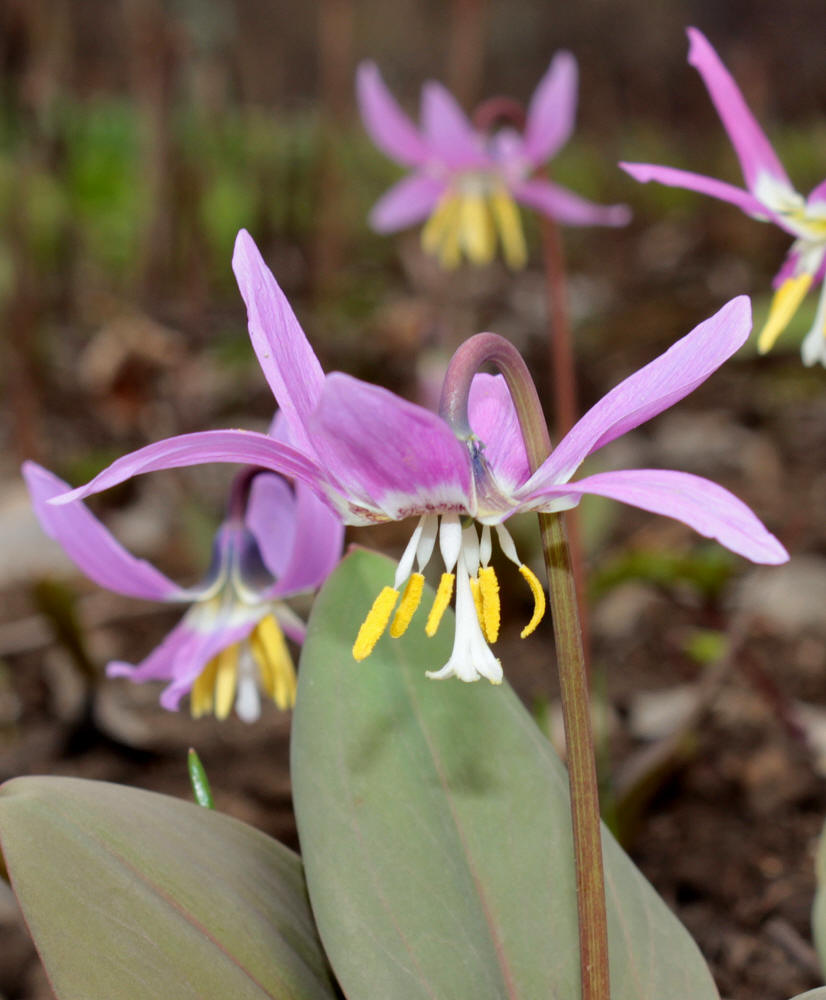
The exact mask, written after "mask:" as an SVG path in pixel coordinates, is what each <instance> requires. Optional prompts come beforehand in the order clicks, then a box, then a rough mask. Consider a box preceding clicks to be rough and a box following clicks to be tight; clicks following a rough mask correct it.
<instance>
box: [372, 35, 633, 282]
mask: <svg viewBox="0 0 826 1000" xmlns="http://www.w3.org/2000/svg"><path fill="white" fill-rule="evenodd" d="M576 88H577V67H576V61H575V60H574V57H573V56H572V55H571V54H570V53H569V52H559V53H557V55H556V56H555V57H554V59H553V60H552V62H551V65H550V67H549V68H548V70H547V72H546V73H545V76H544V77H543V78H542V80H541V81H540V83H539V86H538V87H537V88H536V92H535V93H534V95H533V97H532V98H531V102H530V105H529V107H528V111H527V117H526V120H525V127H524V130H523V131H522V132H521V133H520V132H519V131H517V130H516V129H515V128H513V127H508V128H502V129H500V130H498V131H496V132H494V133H493V134H490V135H488V134H485V133H484V132H483V131H481V130H479V129H477V128H474V126H473V125H472V124H471V122H470V121H469V120H468V118H467V116H466V115H465V113H464V112H463V111H462V109H461V108H460V107H459V105H458V104H457V102H456V100H455V99H454V98H453V96H452V95H451V94H450V93H449V92H448V91H447V90H446V89H445V88H444V87H443V86H442V85H441V84H439V83H434V82H430V83H426V84H425V85H424V87H423V88H422V104H421V128H420V129H418V128H416V126H415V125H414V124H413V122H412V121H411V120H410V119H409V118H408V116H407V115H406V114H405V113H404V111H403V110H402V109H401V107H400V106H399V105H398V103H397V102H396V101H395V99H394V98H393V96H392V95H391V94H390V92H389V91H388V89H387V88H386V86H385V85H384V82H383V80H382V78H381V75H380V73H379V71H378V69H377V67H376V66H375V65H374V64H373V63H370V62H366V63H362V65H361V66H360V67H359V70H358V77H357V81H356V89H357V93H358V101H359V107H360V108H361V116H362V118H363V120H364V125H365V127H366V129H367V131H368V133H369V134H370V137H371V138H372V140H373V142H374V143H375V144H376V145H377V146H378V147H379V149H381V150H382V151H383V152H384V153H386V154H387V155H388V156H389V157H391V158H392V159H394V160H396V161H397V162H398V163H400V164H401V165H402V166H404V167H408V168H410V169H411V170H412V173H411V175H410V176H408V177H405V178H404V179H403V180H401V181H399V183H398V184H396V185H395V186H394V187H392V188H391V189H390V190H389V191H388V192H387V193H386V194H385V195H384V196H383V197H382V198H381V200H380V201H379V202H378V203H377V204H376V205H375V206H374V208H373V210H372V212H371V213H370V224H371V226H372V227H373V228H374V229H375V230H376V231H377V232H380V233H389V232H394V231H396V230H398V229H404V228H406V227H407V226H412V225H415V224H416V223H419V222H422V221H423V220H425V219H427V220H428V222H427V224H426V225H425V227H424V229H423V231H422V245H423V247H424V249H425V251H427V252H428V253H431V254H435V255H436V256H437V257H438V258H439V260H440V261H441V263H442V266H443V267H446V268H454V267H456V266H457V265H458V264H459V263H460V261H461V259H462V257H463V256H465V257H467V259H468V260H469V261H470V262H471V263H473V264H487V263H490V261H491V260H493V257H494V254H495V252H496V241H497V235H498V238H499V241H500V243H501V245H502V252H503V254H504V257H505V261H506V262H507V264H508V265H509V266H510V267H512V268H520V267H523V266H524V264H525V262H526V259H527V250H526V247H525V236H524V233H523V230H522V223H521V220H520V218H519V210H518V209H517V207H516V204H515V202H521V203H522V204H523V205H527V206H528V207H529V208H532V209H535V210H536V211H538V212H540V213H542V214H543V215H547V216H549V217H550V218H552V219H556V220H557V221H559V222H561V223H564V224H566V225H572V226H594V225H596V226H622V225H625V223H627V222H628V219H629V212H628V209H627V208H626V207H625V206H624V205H595V204H593V203H592V202H590V201H586V200H585V199H584V198H581V197H580V196H579V195H577V194H574V193H573V192H572V191H569V190H567V188H564V187H561V186H560V185H558V184H554V183H552V182H551V181H549V180H547V179H545V178H542V177H539V176H536V175H537V171H539V169H540V168H541V167H542V166H543V165H544V164H545V163H547V162H548V160H550V158H551V157H552V156H554V154H555V153H556V152H557V151H558V150H559V149H560V148H561V147H562V146H563V145H564V144H565V143H566V142H567V141H568V137H569V136H570V134H571V131H572V130H573V126H574V114H575V110H576Z"/></svg>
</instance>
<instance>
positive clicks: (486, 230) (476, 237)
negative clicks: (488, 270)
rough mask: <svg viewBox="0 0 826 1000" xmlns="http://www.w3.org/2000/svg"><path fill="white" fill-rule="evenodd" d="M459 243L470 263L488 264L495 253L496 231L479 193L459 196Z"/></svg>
mask: <svg viewBox="0 0 826 1000" xmlns="http://www.w3.org/2000/svg"><path fill="white" fill-rule="evenodd" d="M459 226H460V228H461V244H462V247H463V248H464V250H465V253H466V254H467V256H468V260H469V261H470V262H471V263H472V264H477V265H479V266H484V265H485V264H490V262H491V261H492V260H493V255H494V254H495V253H496V233H495V232H494V229H493V224H492V222H491V217H490V211H489V210H488V206H487V203H486V200H485V198H484V196H483V195H481V194H463V195H462V196H461V215H460V219H459Z"/></svg>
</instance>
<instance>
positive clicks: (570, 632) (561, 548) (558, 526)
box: [440, 333, 610, 1000]
mask: <svg viewBox="0 0 826 1000" xmlns="http://www.w3.org/2000/svg"><path fill="white" fill-rule="evenodd" d="M487 363H490V364H493V365H495V366H496V367H497V368H498V369H499V371H500V372H501V373H502V375H503V376H504V377H505V381H506V383H507V386H508V389H509V391H510V394H511V397H512V398H513V402H514V406H515V408H516V412H517V416H518V417H519V426H520V429H521V431H522V435H523V437H524V439H525V448H526V451H527V455H528V461H529V463H530V466H531V469H532V470H535V469H537V468H538V467H539V466H540V465H541V464H542V462H543V461H544V460H545V459H546V458H547V457H548V455H549V454H550V453H551V441H550V436H549V434H548V428H547V425H546V423H545V417H544V415H543V413H542V406H541V404H540V402H539V397H538V395H537V392H536V387H535V386H534V384H533V380H532V379H531V376H530V372H529V371H528V368H527V365H526V364H525V362H524V360H523V359H522V356H521V355H520V354H519V352H518V351H517V350H516V348H515V347H514V346H513V345H512V344H510V343H509V342H508V341H506V340H504V339H503V338H502V337H499V336H497V335H496V334H493V333H480V334H477V335H476V336H475V337H471V338H470V339H469V340H467V341H466V342H465V343H464V344H463V345H462V347H460V348H459V350H458V351H457V352H456V354H454V356H453V359H452V360H451V362H450V366H449V367H448V370H447V375H446V377H445V384H444V388H443V390H442V399H441V404H440V412H441V414H442V416H443V417H444V419H445V420H447V422H448V423H449V424H450V425H451V426H452V427H453V429H454V431H455V432H456V434H457V435H458V436H459V437H460V438H463V439H465V440H467V439H469V438H470V437H471V436H472V433H473V432H472V430H471V427H470V421H469V418H468V398H469V394H470V385H471V382H472V380H473V376H474V375H475V374H476V372H477V371H478V370H479V368H481V367H482V365H484V364H487ZM539 527H540V533H541V536H542V549H543V552H544V555H545V566H546V569H547V572H548V592H549V594H550V598H551V609H552V615H553V625H554V638H555V641H556V652H557V663H558V670H559V684H560V692H561V696H562V714H563V718H564V722H565V740H566V745H567V755H568V780H569V783H570V789H571V823H572V827H573V840H574V864H575V870H576V886H577V914H578V918H579V955H580V973H581V996H582V1000H610V981H609V969H608V920H607V915H606V908H605V875H604V870H603V863H602V839H601V834H600V818H599V794H598V789H597V771H596V761H595V757H594V740H593V734H592V732H591V712H590V699H589V694H588V677H587V671H586V666H585V656H584V652H583V646H582V635H581V631H580V625H579V613H578V607H577V597H576V588H575V585H574V577H573V572H572V568H571V556H570V551H569V549H568V543H567V539H566V535H565V526H564V524H563V521H562V517H561V515H559V514H540V515H539Z"/></svg>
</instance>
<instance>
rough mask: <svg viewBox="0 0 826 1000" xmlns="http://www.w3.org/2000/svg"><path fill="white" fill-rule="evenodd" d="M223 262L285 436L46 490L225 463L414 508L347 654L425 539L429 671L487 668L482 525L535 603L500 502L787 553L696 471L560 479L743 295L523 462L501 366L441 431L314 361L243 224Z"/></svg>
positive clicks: (127, 462)
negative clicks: (402, 545) (611, 506)
mask: <svg viewBox="0 0 826 1000" xmlns="http://www.w3.org/2000/svg"><path fill="white" fill-rule="evenodd" d="M233 266H234V269H235V274H236V277H237V279H238V284H239V286H240V289H241V294H242V295H243V297H244V300H245V301H246V304H247V313H248V318H249V328H250V336H251V338H252V343H253V347H254V348H255V351H256V353H257V355H258V360H259V362H260V364H261V367H262V369H263V370H264V374H265V376H266V378H267V380H268V382H269V384H270V386H271V388H272V390H273V393H274V395H275V397H276V400H277V402H278V404H279V407H280V414H281V417H282V419H283V420H284V422H285V425H286V427H287V430H288V432H289V440H290V442H291V444H286V443H284V442H283V441H275V440H273V438H272V437H268V436H267V435H265V434H256V433H253V432H250V431H233V430H222V431H205V432H202V433H198V434H185V435H182V436H180V437H174V438H169V439H168V440H166V441H160V442H158V443H157V444H152V445H149V446H147V447H145V448H142V449H140V450H139V451H136V452H133V453H132V454H130V455H126V456H124V457H123V458H120V459H118V460H117V461H115V462H114V463H113V464H112V465H110V466H109V467H108V468H107V469H104V470H103V472H101V473H100V474H99V475H97V476H96V477H95V478H94V479H93V480H91V482H89V483H87V484H86V485H85V486H82V487H80V488H78V489H76V490H73V491H71V492H70V493H66V494H64V495H63V496H60V497H56V498H55V499H54V500H52V503H55V504H66V503H72V502H74V501H77V500H80V499H83V498H84V497H87V496H89V495H90V494H92V493H98V492H100V491H101V490H104V489H107V488H109V487H111V486H115V485H116V484H117V483H120V482H123V481H124V480H125V479H129V478H130V477H131V476H134V475H138V474H139V473H142V472H149V471H150V470H153V469H164V468H173V467H179V466H186V465H197V464H200V463H202V462H238V463H241V464H245V465H255V466H262V467H266V468H270V469H272V470H274V471H277V472H281V473H283V474H285V475H288V476H291V477H293V478H295V479H297V480H299V481H302V482H304V483H306V484H307V486H309V487H310V488H311V489H312V490H313V491H314V492H315V494H316V495H317V496H318V497H319V498H321V499H322V500H323V501H324V502H326V503H327V504H328V506H329V507H330V508H331V509H332V510H335V511H336V512H337V513H338V514H339V516H340V518H341V519H342V520H343V521H345V522H346V523H348V524H356V525H358V524H371V523H377V522H382V521H398V520H403V519H405V518H408V517H415V518H416V519H417V520H416V526H415V528H414V530H413V533H412V536H411V539H410V543H409V545H408V546H407V549H406V551H405V553H404V555H403V556H402V558H401V560H400V562H399V565H398V568H397V571H396V576H395V580H394V585H393V587H387V588H385V590H384V591H382V593H381V594H379V596H378V598H377V599H376V602H375V604H374V606H373V608H372V610H371V612H370V614H369V615H368V616H367V620H366V621H365V623H364V625H363V627H362V629H361V631H360V633H359V636H358V638H357V640H356V645H355V648H354V655H355V656H356V657H357V658H358V659H363V658H364V656H367V655H369V653H370V651H371V649H372V647H373V645H374V644H375V642H376V641H377V639H378V638H379V636H380V635H381V633H382V632H383V631H384V629H385V628H386V627H387V626H388V625H389V627H390V632H391V635H394V636H400V635H401V634H402V633H403V632H404V631H405V630H406V628H407V627H408V625H409V624H410V621H411V618H412V616H413V614H414V613H415V611H416V609H417V607H418V603H419V600H420V598H421V595H422V585H423V582H424V579H423V576H422V574H423V571H424V569H425V567H426V566H427V565H428V563H429V562H430V560H431V558H432V557H433V556H434V552H435V549H436V543H437V541H438V548H439V553H440V556H441V561H442V562H443V567H444V572H443V574H442V582H441V584H440V587H439V590H438V592H437V598H436V602H435V604H434V606H433V608H432V609H431V611H430V614H429V615H428V619H427V625H426V631H427V632H428V633H429V634H432V633H434V632H435V631H436V629H437V628H438V625H439V621H440V619H441V616H442V614H443V612H444V610H445V607H446V606H447V604H448V603H449V601H450V598H451V592H452V590H453V588H454V583H455V589H456V595H457V598H456V600H457V603H456V612H457V616H456V638H455V645H454V652H453V655H452V656H451V658H450V660H449V661H448V663H447V664H446V665H445V666H444V667H443V668H442V669H441V670H438V671H435V672H433V673H432V674H431V676H435V677H446V676H453V675H455V676H457V677H459V678H461V679H462V680H465V681H472V680H476V679H477V678H478V677H480V676H481V677H487V678H488V679H489V680H491V681H494V682H498V681H500V680H501V678H502V668H501V666H500V664H499V661H498V660H497V659H496V658H495V657H494V656H493V653H492V652H491V650H490V648H489V645H488V644H489V642H491V641H493V639H494V638H495V633H496V630H497V628H498V601H497V599H496V594H497V592H498V583H497V582H496V579H495V577H494V576H492V573H493V570H492V567H490V566H489V565H488V564H489V561H490V558H491V548H492V537H493V534H494V533H495V535H496V537H497V539H498V541H499V544H500V547H501V549H502V551H503V553H504V555H505V556H506V557H507V558H509V559H510V560H511V561H513V562H515V563H516V564H517V565H518V566H519V569H520V572H521V573H522V576H523V577H524V578H525V579H526V580H527V582H528V583H529V585H530V587H531V589H532V591H533V593H534V598H535V602H536V610H535V613H534V616H533V618H532V620H531V622H530V623H529V625H528V627H527V628H526V629H525V631H524V634H527V633H528V632H529V631H531V630H532V629H533V628H534V627H535V625H536V623H537V622H538V621H539V619H540V618H541V616H542V611H543V609H544V595H543V594H542V589H541V587H540V586H539V583H538V581H537V580H536V579H535V577H533V574H531V573H530V570H528V568H527V567H526V566H524V564H523V563H522V561H521V560H520V559H519V557H518V555H517V553H516V547H515V545H514V543H513V539H512V538H511V536H510V535H509V533H508V531H507V528H506V527H505V524H504V522H505V521H506V520H507V519H508V518H509V517H510V516H511V515H512V514H517V513H520V512H523V511H548V512H552V511H560V510H566V509H569V508H571V507H575V506H576V505H577V504H578V503H579V501H580V498H581V497H582V496H584V495H585V494H587V493H593V494H597V495H599V496H605V497H612V498H614V499H616V500H620V501H622V502H624V503H628V504H632V505H633V506H635V507H640V508H642V509H643V510H648V511H651V512H653V513H658V514H665V515H666V516H669V517H674V518H677V519H678V520H680V521H683V522H684V523H685V524H688V525H690V526H691V527H692V528H694V529H695V530H696V531H698V532H700V534H702V535H705V536H707V537H710V538H716V539H717V540H718V541H719V542H721V543H722V544H723V545H725V546H727V547H728V548H729V549H731V550H732V551H734V552H738V553H740V554H741V555H744V556H745V557H746V558H748V559H751V560H753V561H754V562H761V563H780V562H785V561H786V559H788V555H787V553H786V550H785V549H784V548H783V546H782V545H781V544H780V542H779V541H778V540H777V539H776V538H775V537H774V536H773V535H771V534H769V532H768V531H767V530H766V529H765V527H764V526H763V525H762V524H761V523H760V521H759V520H758V519H757V518H756V517H755V515H754V514H753V513H752V512H751V511H750V510H749V508H748V507H746V506H745V504H743V503H741V501H739V500H738V499H737V498H736V497H734V496H732V494H731V493H729V492H728V491H727V490H724V489H723V488H722V487H720V486H717V485H716V484H715V483H712V482H709V481H708V480H707V479H702V478H700V477H698V476H693V475H689V474H688V473H684V472H672V471H669V470H665V469H633V470H623V471H618V472H602V473H597V474H596V475H592V476H587V477H585V478H584V479H579V480H576V481H575V480H574V479H573V477H574V475H575V474H576V472H577V470H578V469H579V467H580V465H581V464H582V462H583V461H584V460H585V458H587V456H588V455H590V454H592V453H593V452H595V451H597V450H598V449H599V448H601V447H602V446H603V445H605V444H607V443H608V442H609V441H613V440H614V439H615V438H617V437H619V436H620V435H621V434H624V433H625V432H626V431H629V430H632V429H633V428H634V427H638V426H639V425H640V424H642V423H644V422H645V421H646V420H649V419H651V418H652V417H654V416H656V415H657V414H658V413H661V412H662V411H663V410H665V409H668V407H670V406H672V405H673V404H674V403H676V402H677V401H678V400H680V399H682V398H683V396H686V395H688V394H689V393H690V392H692V391H693V390H694V389H696V388H697V386H698V385H700V384H701V383H702V382H704V381H705V380H706V379H707V378H708V376H709V375H711V373H712V372H714V371H715V370H716V369H717V368H718V367H719V366H720V365H721V364H722V363H723V362H724V361H725V360H726V359H727V358H729V357H730V356H731V355H732V354H733V353H734V352H735V351H736V350H737V349H738V348H739V347H740V346H741V345H742V344H743V342H744V341H745V340H746V339H747V337H748V335H749V332H750V329H751V314H750V307H749V301H748V299H747V298H745V297H741V298H738V299H734V300H733V301H732V302H730V303H729V304H728V305H726V306H724V307H723V309H721V310H720V311H719V313H717V315H715V316H713V317H711V319H708V320H706V321H705V322H704V323H701V324H700V325H699V326H698V327H696V329H694V330H693V331H692V332H691V333H689V334H688V335H687V336H685V337H683V339H682V340H679V341H677V343H675V344H674V345H673V346H672V347H671V348H669V350H667V351H666V352H665V353H664V354H663V355H661V356H660V357H659V358H656V359H655V360H654V361H652V362H651V363H650V364H648V365H646V366H645V367H644V368H642V369H640V371H638V372H636V373H635V374H634V375H631V376H629V377H628V378H627V379H625V380H624V381H623V382H621V383H620V384H619V385H617V386H616V387H615V388H614V389H612V390H611V392H609V393H608V394H607V395H606V396H605V397H604V398H603V399H602V400H601V401H600V402H598V403H597V404H596V405H595V406H593V407H592V408H591V409H590V410H589V411H588V413H586V414H585V416H584V417H582V419H581V420H580V421H579V422H578V423H577V424H576V425H575V426H574V427H573V428H572V429H571V431H570V432H569V433H568V434H567V435H566V436H565V437H564V438H563V439H562V440H561V441H560V442H559V444H558V445H557V447H556V448H555V449H554V451H553V452H552V454H551V455H550V456H549V457H548V458H547V459H546V461H545V462H544V463H543V464H542V465H541V466H540V467H539V468H538V469H537V470H536V471H535V472H533V473H532V472H531V471H530V468H529V465H528V461H527V457H526V453H525V447H524V444H523V441H522V436H521V433H520V430H519V422H518V420H517V417H516V412H515V410H514V406H513V403H512V401H511V399H510V395H509V393H508V390H507V388H506V386H505V382H504V379H503V378H502V377H501V376H491V375H486V374H479V375H476V377H475V378H474V380H473V384H472V388H471V392H470V406H469V417H470V426H471V429H472V433H471V434H470V436H466V435H463V436H461V437H460V436H457V434H456V433H455V432H454V430H453V429H452V427H451V426H450V425H449V424H448V423H447V422H446V421H445V420H444V419H442V418H441V417H440V416H438V415H437V414H435V413H431V412H430V411H429V410H425V409H423V408H422V407H420V406H416V405H415V404H413V403H409V402H407V401H405V400H403V399H400V398H399V397H398V396H396V395H394V394H393V393H391V392H388V391H387V390H386V389H382V388H379V387H378V386H375V385H370V384H368V383H366V382H362V381H360V380H359V379H355V378H352V377H351V376H349V375H344V374H342V373H341V372H332V373H330V374H326V375H325V373H324V371H323V370H322V368H321V365H320V364H319V362H318V359H317V358H316V356H315V354H314V352H313V350H312V348H311V346H310V344H309V343H308V341H307V338H306V337H305V335H304V333H303V331H302V330H301V327H300V326H299V324H298V322H297V320H296V318H295V316H294V314H293V312H292V310H291V309H290V306H289V304H288V302H287V300H286V298H285V297H284V294H283V292H282V291H281V289H280V288H279V287H278V284H277V283H276V281H275V278H274V277H273V276H272V274H271V273H270V271H269V269H268V268H267V266H266V265H265V263H264V261H263V260H262V258H261V255H260V253H259V252H258V249H257V247H256V246H255V244H254V243H253V241H252V239H251V238H250V236H249V235H248V234H247V233H246V232H244V231H242V232H241V233H239V235H238V239H237V241H236V246H235V255H234V258H233ZM414 564H415V565H416V566H417V569H416V571H415V572H414ZM487 570H490V572H486V571H487ZM403 587H404V592H403V593H402V588H403ZM477 587H478V588H479V589H478V590H477V589H476V588H477ZM486 593H487V598H486ZM397 602H398V609H397V610H396V612H395V618H393V620H392V622H391V616H392V615H393V613H394V608H395V606H396V603H397ZM477 608H481V613H478V612H477Z"/></svg>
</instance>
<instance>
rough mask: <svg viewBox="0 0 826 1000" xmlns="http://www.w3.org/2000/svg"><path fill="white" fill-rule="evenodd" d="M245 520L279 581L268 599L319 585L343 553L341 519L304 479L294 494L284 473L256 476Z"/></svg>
mask: <svg viewBox="0 0 826 1000" xmlns="http://www.w3.org/2000/svg"><path fill="white" fill-rule="evenodd" d="M246 520H247V526H248V527H249V528H250V530H251V531H252V533H253V534H254V535H255V538H256V541H257V542H258V547H259V549H260V550H261V555H262V557H263V559H264V562H265V563H266V565H267V568H268V569H269V570H270V572H271V573H272V574H273V576H274V577H275V579H276V581H277V582H276V584H275V586H274V587H272V588H270V590H269V591H268V592H267V593H266V594H265V595H262V596H263V597H265V598H267V599H272V598H275V597H289V596H290V595H291V594H297V593H300V592H301V591H304V590H312V589H314V588H315V587H318V586H319V585H320V584H321V583H322V582H323V581H324V580H325V579H326V578H327V577H328V576H329V575H330V573H331V572H332V570H333V569H334V568H335V566H336V563H337V562H338V560H339V559H340V557H341V546H342V542H343V540H344V525H343V524H342V523H341V518H340V517H339V516H338V515H337V514H334V513H333V512H332V511H331V510H330V508H329V507H328V506H327V505H326V504H324V503H322V501H321V500H319V499H318V498H317V497H316V496H315V494H314V493H313V492H312V491H311V490H310V489H308V488H307V487H306V486H304V484H303V483H298V484H296V488H295V492H293V491H292V490H291V489H290V488H289V486H288V485H287V484H286V483H285V482H284V480H283V479H281V478H280V477H277V476H267V475H261V476H256V477H255V479H254V480H253V484H252V490H251V495H250V502H249V506H248V508H247V518H246Z"/></svg>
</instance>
